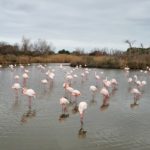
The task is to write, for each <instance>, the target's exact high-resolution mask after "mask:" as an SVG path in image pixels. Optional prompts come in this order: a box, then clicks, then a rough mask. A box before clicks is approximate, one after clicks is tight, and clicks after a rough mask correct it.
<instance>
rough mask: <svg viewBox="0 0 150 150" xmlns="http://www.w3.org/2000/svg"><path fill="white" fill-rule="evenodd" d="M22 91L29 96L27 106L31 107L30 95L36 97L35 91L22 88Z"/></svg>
mask: <svg viewBox="0 0 150 150" xmlns="http://www.w3.org/2000/svg"><path fill="white" fill-rule="evenodd" d="M22 93H23V94H24V95H27V96H28V97H29V108H31V103H32V97H34V98H35V97H36V93H35V91H34V90H33V89H27V88H23V89H22Z"/></svg>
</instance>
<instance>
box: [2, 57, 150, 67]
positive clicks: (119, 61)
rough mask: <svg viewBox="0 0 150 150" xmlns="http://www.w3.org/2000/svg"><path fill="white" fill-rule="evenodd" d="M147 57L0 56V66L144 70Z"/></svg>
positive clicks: (147, 64)
mask: <svg viewBox="0 0 150 150" xmlns="http://www.w3.org/2000/svg"><path fill="white" fill-rule="evenodd" d="M149 57H150V56H149V55H146V54H145V55H128V56H125V57H123V58H119V57H116V56H76V55H66V54H54V55H43V56H36V57H33V56H27V55H21V56H15V55H0V64H3V65H8V64H27V63H70V64H71V66H76V65H82V66H85V65H87V66H88V67H96V68H116V69H120V68H124V67H125V66H129V67H130V68H132V69H144V68H146V66H150V61H149Z"/></svg>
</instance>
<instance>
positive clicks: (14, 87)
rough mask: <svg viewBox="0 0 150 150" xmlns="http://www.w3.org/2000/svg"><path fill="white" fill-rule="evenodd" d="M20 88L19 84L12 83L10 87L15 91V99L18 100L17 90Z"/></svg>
mask: <svg viewBox="0 0 150 150" xmlns="http://www.w3.org/2000/svg"><path fill="white" fill-rule="evenodd" d="M20 88H21V86H20V84H19V83H14V84H13V86H12V89H14V90H15V93H16V98H18V90H19V89H20Z"/></svg>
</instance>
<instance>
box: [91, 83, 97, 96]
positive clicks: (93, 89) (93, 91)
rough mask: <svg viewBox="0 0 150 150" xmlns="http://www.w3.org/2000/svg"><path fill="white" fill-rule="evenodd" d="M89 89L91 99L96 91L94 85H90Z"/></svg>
mask: <svg viewBox="0 0 150 150" xmlns="http://www.w3.org/2000/svg"><path fill="white" fill-rule="evenodd" d="M90 91H92V99H94V96H95V93H96V91H97V87H96V86H94V85H91V86H90Z"/></svg>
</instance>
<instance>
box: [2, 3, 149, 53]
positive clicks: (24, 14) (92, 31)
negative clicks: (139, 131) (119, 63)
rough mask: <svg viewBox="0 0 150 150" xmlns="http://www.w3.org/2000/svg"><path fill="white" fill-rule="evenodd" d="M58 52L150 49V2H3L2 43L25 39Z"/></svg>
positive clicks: (18, 41) (19, 41) (17, 41)
mask: <svg viewBox="0 0 150 150" xmlns="http://www.w3.org/2000/svg"><path fill="white" fill-rule="evenodd" d="M23 36H25V37H27V38H30V39H31V41H35V40H37V39H39V38H41V39H45V40H47V41H48V42H51V43H52V44H53V45H54V46H55V47H56V50H60V49H63V48H64V49H68V50H74V49H75V48H83V49H85V51H86V50H87V51H88V50H91V49H93V48H103V47H107V48H113V49H116V48H117V49H122V50H126V48H127V47H128V45H127V44H125V43H124V41H125V40H126V39H128V40H131V41H132V40H136V43H135V46H140V43H143V45H144V46H145V47H148V46H150V0H0V41H6V42H8V43H21V39H22V37H23Z"/></svg>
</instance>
